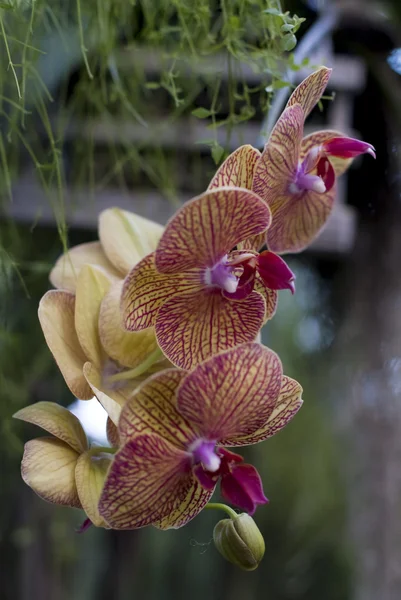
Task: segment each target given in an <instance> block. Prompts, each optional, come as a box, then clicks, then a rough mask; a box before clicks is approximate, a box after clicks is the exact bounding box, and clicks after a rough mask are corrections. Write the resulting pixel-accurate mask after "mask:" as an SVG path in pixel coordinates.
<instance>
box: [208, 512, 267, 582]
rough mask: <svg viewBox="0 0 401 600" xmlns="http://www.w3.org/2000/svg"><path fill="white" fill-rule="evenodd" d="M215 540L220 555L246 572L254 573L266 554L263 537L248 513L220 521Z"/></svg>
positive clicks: (214, 536)
mask: <svg viewBox="0 0 401 600" xmlns="http://www.w3.org/2000/svg"><path fill="white" fill-rule="evenodd" d="M213 539H214V543H215V545H216V548H217V550H218V551H219V552H220V554H222V555H223V556H224V558H225V559H227V560H228V561H230V562H231V563H233V564H234V565H237V567H240V568H241V569H244V571H254V570H255V569H256V568H257V567H258V565H259V563H260V561H261V560H262V558H263V555H264V553H265V541H264V539H263V536H262V534H261V533H260V531H259V529H258V527H257V525H256V523H255V521H254V520H253V519H252V517H250V516H249V515H247V514H246V513H242V514H240V515H238V516H237V517H235V518H233V519H223V520H222V521H219V522H218V523H217V525H216V526H215V528H214V531H213Z"/></svg>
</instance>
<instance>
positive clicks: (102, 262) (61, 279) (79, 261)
mask: <svg viewBox="0 0 401 600" xmlns="http://www.w3.org/2000/svg"><path fill="white" fill-rule="evenodd" d="M83 265H95V266H97V267H100V268H102V269H103V270H104V271H105V273H106V274H107V275H108V277H110V278H111V279H116V278H120V277H121V275H120V273H119V272H118V271H117V269H115V267H114V266H113V265H112V264H111V262H110V261H109V260H108V258H107V256H106V255H105V253H104V251H103V248H102V245H101V243H100V242H89V243H88V244H80V245H79V246H74V247H73V248H71V250H69V251H68V252H67V253H66V254H62V255H61V256H60V258H59V259H58V260H57V262H56V264H55V265H54V267H53V269H52V270H51V271H50V282H51V283H52V285H54V287H55V288H61V289H63V290H67V291H69V292H73V293H75V289H76V285H77V279H78V275H79V272H80V270H81V268H82V266H83Z"/></svg>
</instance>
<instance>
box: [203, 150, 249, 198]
mask: <svg viewBox="0 0 401 600" xmlns="http://www.w3.org/2000/svg"><path fill="white" fill-rule="evenodd" d="M259 158H260V152H259V150H257V149H256V148H253V146H250V145H249V144H246V145H245V146H240V148H237V150H235V151H234V152H233V153H232V154H230V156H228V157H227V158H226V160H225V161H224V162H223V164H222V165H221V166H220V167H219V169H218V171H217V172H216V174H215V176H214V177H213V179H212V181H211V182H210V183H209V187H208V188H207V189H208V190H212V189H214V188H219V187H224V186H230V187H232V186H234V187H240V188H245V189H247V190H251V189H252V180H253V173H254V171H255V166H256V163H257V162H258V160H259Z"/></svg>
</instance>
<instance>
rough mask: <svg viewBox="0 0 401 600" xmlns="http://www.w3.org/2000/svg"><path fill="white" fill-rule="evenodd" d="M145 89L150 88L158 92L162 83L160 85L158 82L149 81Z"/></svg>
mask: <svg viewBox="0 0 401 600" xmlns="http://www.w3.org/2000/svg"><path fill="white" fill-rule="evenodd" d="M145 87H146V88H148V90H158V89H159V87H160V83H158V82H157V81H147V82H146V83H145Z"/></svg>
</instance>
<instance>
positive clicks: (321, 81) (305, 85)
mask: <svg viewBox="0 0 401 600" xmlns="http://www.w3.org/2000/svg"><path fill="white" fill-rule="evenodd" d="M331 71H332V69H328V68H327V67H320V69H318V70H317V71H315V72H314V73H311V74H310V75H309V76H308V77H306V79H304V80H303V81H302V82H301V83H300V84H299V86H298V87H297V88H295V90H294V91H293V93H292V94H291V96H290V99H289V100H288V103H287V106H293V105H294V104H300V105H301V106H302V108H303V111H304V113H305V119H306V117H307V116H308V115H309V113H310V112H311V110H312V109H313V108H314V107H315V106H316V104H317V103H318V102H319V100H320V98H321V97H322V95H323V92H324V90H325V89H326V86H327V84H328V82H329V79H330V75H331Z"/></svg>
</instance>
